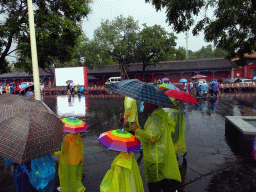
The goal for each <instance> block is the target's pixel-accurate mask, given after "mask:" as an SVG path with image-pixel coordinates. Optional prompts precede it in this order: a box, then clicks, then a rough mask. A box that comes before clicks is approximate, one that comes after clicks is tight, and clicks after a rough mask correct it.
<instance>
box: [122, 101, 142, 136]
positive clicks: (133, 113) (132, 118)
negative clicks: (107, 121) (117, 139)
mask: <svg viewBox="0 0 256 192" xmlns="http://www.w3.org/2000/svg"><path fill="white" fill-rule="evenodd" d="M134 122H136V124H137V125H139V120H138V109H137V103H136V100H135V99H133V98H131V97H127V96H126V97H125V99H124V130H125V131H127V132H131V125H132V124H133V123H134ZM132 134H133V133H132Z"/></svg>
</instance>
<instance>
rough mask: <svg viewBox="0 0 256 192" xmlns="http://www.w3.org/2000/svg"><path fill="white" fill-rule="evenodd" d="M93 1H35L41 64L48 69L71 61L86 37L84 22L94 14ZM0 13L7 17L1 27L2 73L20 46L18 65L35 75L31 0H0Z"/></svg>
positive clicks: (0, 60)
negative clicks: (75, 49) (33, 71)
mask: <svg viewBox="0 0 256 192" xmlns="http://www.w3.org/2000/svg"><path fill="white" fill-rule="evenodd" d="M90 2H91V1H90V0H73V1H70V0H54V1H52V0H44V1H36V0H34V1H33V6H34V9H35V10H34V18H35V30H36V31H35V32H36V41H37V52H38V64H39V67H40V68H43V69H45V68H48V67H49V66H52V65H53V64H54V65H55V64H56V61H58V60H59V61H60V62H61V63H63V62H67V61H70V60H71V59H72V58H73V57H74V50H73V48H74V47H75V45H76V44H77V43H78V39H79V36H80V35H81V34H82V28H81V24H80V23H81V21H82V19H83V18H84V17H86V16H87V15H88V14H89V12H90V7H89V5H90ZM0 10H1V13H2V15H5V18H4V20H3V21H2V22H1V24H0V34H1V35H0V54H1V55H0V70H1V71H2V72H6V68H5V66H4V65H3V63H4V59H5V58H6V56H8V55H9V54H10V53H11V52H13V51H10V47H11V45H12V43H13V42H16V43H17V49H16V50H17V55H18V62H17V64H16V66H15V67H21V68H24V69H26V70H27V71H28V72H31V61H30V60H31V59H30V58H31V48H30V34H29V23H28V14H27V13H28V10H27V0H8V1H7V0H0Z"/></svg>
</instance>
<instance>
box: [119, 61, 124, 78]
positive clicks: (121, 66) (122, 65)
mask: <svg viewBox="0 0 256 192" xmlns="http://www.w3.org/2000/svg"><path fill="white" fill-rule="evenodd" d="M119 67H120V74H121V78H122V80H124V79H125V71H124V64H123V62H122V61H119Z"/></svg>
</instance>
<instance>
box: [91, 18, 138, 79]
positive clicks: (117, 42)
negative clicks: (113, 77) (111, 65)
mask: <svg viewBox="0 0 256 192" xmlns="http://www.w3.org/2000/svg"><path fill="white" fill-rule="evenodd" d="M138 30H139V25H138V21H136V22H135V21H134V19H133V17H131V16H129V17H127V18H124V17H123V16H122V15H121V16H119V17H116V18H115V20H113V21H109V20H106V21H103V22H101V26H100V27H99V28H97V29H96V30H95V31H94V43H95V45H96V46H97V47H98V48H99V49H100V51H99V58H100V57H101V56H102V55H103V56H104V59H103V60H105V61H107V60H108V59H112V60H113V61H114V62H118V63H119V66H120V70H121V76H122V79H125V70H126V67H127V64H129V63H132V62H134V60H135V44H136V41H137V33H138ZM96 62H98V61H96ZM102 62H103V61H102Z"/></svg>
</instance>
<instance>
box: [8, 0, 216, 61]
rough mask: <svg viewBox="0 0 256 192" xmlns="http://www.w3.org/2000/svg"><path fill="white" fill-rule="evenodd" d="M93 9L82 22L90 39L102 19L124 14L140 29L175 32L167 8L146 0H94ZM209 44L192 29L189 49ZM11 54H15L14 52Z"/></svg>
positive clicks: (181, 37)
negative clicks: (159, 29) (157, 7)
mask: <svg viewBox="0 0 256 192" xmlns="http://www.w3.org/2000/svg"><path fill="white" fill-rule="evenodd" d="M91 9H92V12H91V14H89V16H88V19H84V21H83V23H82V27H83V30H84V33H85V34H86V36H87V37H89V38H90V39H92V38H93V33H94V30H95V29H97V28H98V27H100V24H101V21H102V20H104V21H105V20H106V19H109V20H110V21H111V20H114V19H115V17H117V16H120V15H123V16H124V17H128V16H133V18H134V20H135V21H137V20H138V21H139V26H140V29H142V28H143V27H142V24H143V23H146V24H147V26H153V25H155V24H158V25H161V26H162V27H163V28H165V29H166V30H167V31H168V32H173V33H174V31H173V30H172V28H171V27H170V26H168V24H167V23H166V22H165V21H166V13H165V10H162V11H161V12H160V11H159V12H156V10H155V8H154V7H153V6H152V5H151V4H149V3H145V0H93V3H92V4H91ZM212 12H213V10H210V11H209V12H208V14H209V15H213V13H212ZM199 16H200V15H199ZM174 34H175V36H177V37H178V39H177V40H176V43H177V46H176V48H178V47H179V46H181V47H185V48H186V37H185V33H180V34H177V33H174ZM209 44H211V43H206V42H205V41H204V34H203V32H201V33H199V35H198V36H193V35H192V30H190V31H189V38H188V49H189V50H192V51H197V50H199V49H201V47H202V46H207V45H209ZM15 47H16V45H15V44H13V45H12V47H11V50H13V49H14V48H15ZM11 55H14V53H13V54H11ZM7 60H8V61H10V62H12V61H14V60H15V58H13V57H7Z"/></svg>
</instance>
